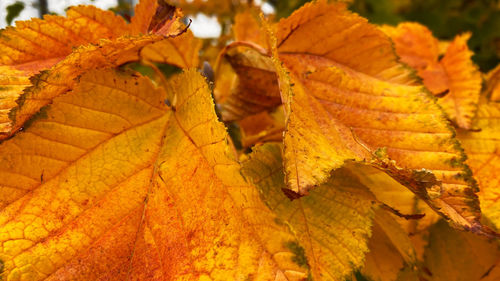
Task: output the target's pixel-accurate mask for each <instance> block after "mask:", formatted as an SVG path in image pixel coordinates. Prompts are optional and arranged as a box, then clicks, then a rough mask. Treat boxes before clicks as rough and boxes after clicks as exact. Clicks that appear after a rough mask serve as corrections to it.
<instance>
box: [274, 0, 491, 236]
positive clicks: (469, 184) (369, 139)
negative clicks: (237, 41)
mask: <svg viewBox="0 0 500 281" xmlns="http://www.w3.org/2000/svg"><path fill="white" fill-rule="evenodd" d="M319 27H321V28H319ZM347 27H349V28H347ZM312 28H314V30H315V32H311V29H312ZM276 36H277V38H276V39H275V40H276V45H275V46H276V49H274V51H273V56H274V60H275V67H276V69H277V74H278V76H279V78H280V82H279V83H280V90H281V96H282V100H283V103H284V104H285V108H286V112H287V116H288V117H287V118H288V119H287V125H286V129H285V138H284V145H285V148H284V150H285V154H284V163H285V172H286V181H287V184H288V187H289V188H290V189H291V190H292V191H293V192H296V193H298V194H301V195H304V194H307V193H308V192H309V191H310V190H311V189H313V188H314V187H315V186H318V185H320V184H321V183H323V182H324V181H325V180H326V179H328V177H329V176H330V172H331V171H332V170H335V169H337V168H339V167H342V166H343V165H344V163H345V162H346V161H352V160H354V161H359V162H368V163H371V164H372V165H374V166H376V167H378V168H380V169H382V170H383V171H385V172H386V173H388V174H389V175H391V176H392V177H393V178H395V179H396V180H397V181H398V182H400V183H401V184H404V185H405V186H407V187H409V188H410V190H412V191H413V192H415V193H416V194H417V195H419V197H420V198H422V199H424V200H426V201H427V202H428V203H429V205H430V206H431V207H432V208H433V209H434V210H435V211H438V212H439V213H441V214H442V215H443V216H444V217H446V218H447V219H448V220H450V221H451V222H453V224H454V225H455V226H456V227H458V228H462V229H469V230H472V231H475V232H483V233H489V232H490V231H489V230H488V229H485V228H484V227H483V226H481V224H480V222H479V218H480V209H479V201H478V199H477V196H476V195H475V192H477V190H478V189H477V186H476V183H475V181H474V180H473V179H472V177H471V175H470V170H469V168H468V167H467V166H466V165H465V164H464V159H465V156H464V154H463V151H462V150H461V148H460V146H459V144H458V142H457V140H456V139H455V138H454V132H453V131H452V130H451V129H450V127H449V125H448V123H447V121H446V120H445V119H444V117H443V115H442V113H441V111H440V108H439V107H438V106H437V105H436V104H435V102H434V100H433V99H432V98H430V97H429V96H428V95H427V93H426V91H425V90H424V89H423V87H421V86H419V85H418V84H415V83H416V82H415V81H414V80H413V79H412V76H411V72H410V71H409V70H408V69H406V68H405V67H404V66H403V65H401V64H399V63H398V60H397V57H396V55H395V54H394V52H393V49H392V43H391V41H390V40H389V38H387V37H386V36H385V35H384V34H383V33H382V32H381V31H380V30H379V29H378V28H376V27H375V26H372V25H369V24H368V23H366V20H365V19H363V18H360V17H359V16H357V15H355V14H351V13H349V12H348V11H346V10H345V8H344V6H343V5H340V4H333V5H328V4H326V3H325V2H324V1H319V2H316V3H314V4H307V5H305V6H304V7H303V8H301V9H300V10H298V11H296V12H295V13H294V14H292V16H290V17H289V18H287V19H285V20H281V21H280V22H279V24H278V26H277V35H276ZM347 38H348V40H347ZM366 38H369V40H368V39H366ZM346 40H347V41H346ZM281 64H283V66H284V67H285V68H283V67H282V65H281ZM287 69H288V70H287ZM287 71H289V73H287ZM429 171H430V172H432V173H433V174H430V173H429ZM434 176H435V177H436V178H437V180H436V178H434ZM439 181H440V182H441V183H440V182H439Z"/></svg>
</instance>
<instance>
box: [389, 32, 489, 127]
mask: <svg viewBox="0 0 500 281" xmlns="http://www.w3.org/2000/svg"><path fill="white" fill-rule="evenodd" d="M382 30H384V31H385V32H386V33H387V34H388V35H389V36H390V37H391V38H392V40H393V41H394V44H395V47H396V52H397V53H398V55H399V56H400V57H401V61H403V62H404V63H407V64H408V65H409V66H411V67H413V68H415V69H416V70H417V72H418V75H419V76H420V77H421V78H422V79H423V82H424V85H425V86H426V87H427V88H428V89H429V90H430V91H431V92H432V93H433V94H435V95H438V96H443V97H442V98H439V100H438V104H439V105H440V106H441V107H442V108H443V110H444V111H445V112H446V113H447V114H448V117H449V118H450V119H451V120H452V121H453V122H455V123H456V124H457V125H458V126H459V127H461V128H465V129H471V122H472V118H473V117H474V115H475V112H476V108H477V103H478V101H479V93H480V91H481V75H480V73H479V71H478V69H477V67H476V66H475V65H474V63H473V62H472V60H471V56H472V52H471V51H470V50H469V48H468V47H467V41H468V40H469V38H470V33H465V34H463V35H459V36H456V37H455V39H454V40H453V41H452V42H451V43H450V44H449V45H448V46H447V48H446V52H445V53H444V56H443V58H442V59H439V56H440V52H439V49H440V46H439V43H438V40H437V39H436V38H434V37H433V36H432V33H431V32H430V31H429V29H427V28H426V27H425V26H423V25H420V24H418V23H401V24H399V25H398V26H397V27H395V28H394V27H388V26H385V27H383V28H382Z"/></svg>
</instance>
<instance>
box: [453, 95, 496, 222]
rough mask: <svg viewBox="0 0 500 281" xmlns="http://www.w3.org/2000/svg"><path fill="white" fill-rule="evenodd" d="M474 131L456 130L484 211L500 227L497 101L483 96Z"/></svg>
mask: <svg viewBox="0 0 500 281" xmlns="http://www.w3.org/2000/svg"><path fill="white" fill-rule="evenodd" d="M473 125H474V128H476V130H475V131H465V130H459V131H458V134H457V136H458V138H459V139H460V141H461V142H462V145H463V147H464V149H465V152H466V153H467V156H468V159H467V163H468V164H469V165H470V167H471V169H472V172H473V173H474V176H475V177H476V179H477V180H478V183H479V187H480V193H479V198H480V201H481V209H482V211H483V214H484V215H485V216H486V217H487V218H489V219H490V220H491V221H492V222H493V224H494V225H495V226H496V227H497V228H500V204H499V202H500V201H499V199H500V190H499V189H498V187H499V186H500V178H499V177H498V174H497V173H498V171H499V169H500V103H497V102H491V101H490V102H488V101H487V100H486V99H483V100H482V101H481V103H480V104H479V108H478V112H477V117H476V119H475V120H474V123H473Z"/></svg>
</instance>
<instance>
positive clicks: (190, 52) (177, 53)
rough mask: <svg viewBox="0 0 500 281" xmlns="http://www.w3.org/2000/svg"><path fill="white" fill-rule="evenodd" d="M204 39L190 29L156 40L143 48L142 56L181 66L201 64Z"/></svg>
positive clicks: (146, 58) (188, 66)
mask: <svg viewBox="0 0 500 281" xmlns="http://www.w3.org/2000/svg"><path fill="white" fill-rule="evenodd" d="M201 44H202V41H201V40H200V39H198V38H195V37H194V35H193V33H192V32H191V31H190V30H187V31H186V32H184V33H183V34H181V35H179V36H176V37H173V38H168V39H164V40H161V41H158V42H155V43H153V44H151V45H148V46H146V47H144V48H143V49H142V50H141V58H142V59H143V60H148V61H152V62H159V63H166V64H171V65H175V66H178V67H180V68H191V67H198V66H199V57H198V53H199V51H200V49H201Z"/></svg>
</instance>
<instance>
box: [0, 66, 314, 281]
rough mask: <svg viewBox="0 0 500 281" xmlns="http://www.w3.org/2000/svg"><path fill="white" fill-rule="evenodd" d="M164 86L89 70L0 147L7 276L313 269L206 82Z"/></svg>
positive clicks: (188, 276)
mask: <svg viewBox="0 0 500 281" xmlns="http://www.w3.org/2000/svg"><path fill="white" fill-rule="evenodd" d="M171 83H172V84H171V85H170V86H169V87H168V90H167V92H166V91H165V90H163V89H162V88H155V87H154V86H153V85H152V83H151V82H150V81H149V80H148V79H146V78H143V77H140V76H138V75H137V74H130V73H122V72H119V71H114V70H99V71H91V72H89V73H87V74H85V75H83V76H82V77H81V78H80V81H79V83H78V84H77V85H76V87H75V89H74V90H73V91H72V92H71V93H67V94H65V95H61V96H58V97H56V98H54V99H53V100H52V103H51V105H50V106H48V107H45V108H44V110H43V114H39V115H38V116H37V118H36V120H34V121H33V122H32V124H31V126H30V127H29V128H26V130H24V131H23V132H20V133H18V134H16V135H15V136H14V137H12V138H11V139H9V140H5V141H4V142H3V143H2V144H0V152H1V154H0V155H1V161H2V165H0V167H1V172H2V177H0V180H1V182H0V185H1V187H2V188H1V191H0V192H1V195H2V198H3V197H4V196H10V195H9V194H10V193H12V192H17V193H18V196H17V198H11V200H10V202H5V201H4V202H3V203H4V205H5V204H6V206H5V207H4V208H3V210H2V211H1V212H0V225H1V227H0V260H1V261H2V264H3V265H4V269H3V270H4V272H3V273H2V275H1V276H2V278H4V280H127V279H128V280H198V279H199V278H202V279H203V278H205V279H211V280H239V279H243V280H301V279H303V278H305V277H307V271H308V269H307V263H304V259H305V257H304V254H303V250H301V247H300V246H299V244H297V241H296V239H295V238H294V236H293V235H292V234H291V233H290V232H289V230H288V227H287V226H285V225H283V224H281V225H280V224H277V223H276V222H275V221H274V217H275V216H274V214H273V213H272V212H271V211H270V210H269V209H268V208H267V207H266V206H265V205H264V204H263V203H262V201H261V199H260V198H259V193H258V191H257V189H255V188H254V187H253V186H250V185H249V184H247V183H246V182H245V181H244V179H243V178H242V176H241V175H240V173H239V169H240V166H239V165H238V164H237V163H236V162H235V161H234V160H233V159H232V157H233V156H231V153H232V152H231V151H232V150H231V149H230V148H229V146H228V144H227V143H228V139H227V134H226V132H225V128H224V126H223V124H221V123H219V122H218V121H217V117H216V115H215V112H214V111H213V102H212V100H211V97H210V92H209V90H208V85H207V84H206V83H205V81H204V78H203V77H202V76H201V75H200V74H198V73H196V71H195V70H191V71H188V72H186V73H184V74H182V75H180V76H179V77H178V78H177V79H176V80H175V81H173V82H171ZM169 96H173V97H174V99H173V102H172V108H170V107H168V106H167V105H165V103H164V100H165V98H166V97H169ZM110 104H113V106H109V105H110ZM174 108H175V109H174Z"/></svg>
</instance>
